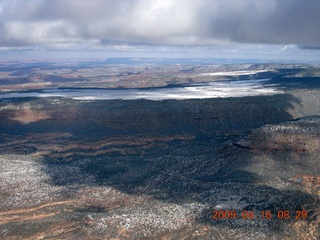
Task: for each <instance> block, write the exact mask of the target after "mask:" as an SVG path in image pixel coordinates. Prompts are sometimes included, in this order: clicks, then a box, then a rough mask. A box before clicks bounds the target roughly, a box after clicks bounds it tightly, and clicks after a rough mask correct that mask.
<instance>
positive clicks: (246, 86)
mask: <svg viewBox="0 0 320 240" xmlns="http://www.w3.org/2000/svg"><path fill="white" fill-rule="evenodd" d="M268 80H269V79H259V80H237V81H214V82H211V83H201V84H189V85H185V86H181V87H172V88H169V87H166V88H154V89H108V90H107V89H54V90H43V91H41V92H39V91H38V92H32V91H30V92H21V93H20V92H15V93H3V94H0V98H17V97H66V98H72V99H76V100H113V99H123V100H134V99H149V100H165V99H179V100H182V99H204V98H226V97H245V96H257V95H272V94H279V93H283V92H282V91H281V90H278V89H277V86H275V85H272V84H268Z"/></svg>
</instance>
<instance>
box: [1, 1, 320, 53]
mask: <svg viewBox="0 0 320 240" xmlns="http://www.w3.org/2000/svg"><path fill="white" fill-rule="evenodd" d="M319 9H320V1H318V0H308V1H301V0H259V1H257V0H216V1H212V0H184V1H181V0H121V1H114V0H90V1H89V0H54V1H52V0H28V1H25V0H0V31H1V35H0V46H1V47H17V46H21V47H24V46H57V47H60V46H61V47H63V46H64V47H69V46H73V45H77V44H89V45H92V46H95V45H99V44H102V45H108V44H110V45H111V44H127V45H130V44H131V43H132V45H137V44H141V45H168V46H170V45H176V46H190V45H191V46H193V45H195V46H197V45H215V44H224V43H230V42H235V43H263V44H298V45H303V46H320V28H319V26H318V24H319V23H320V14H319V13H318V11H319Z"/></svg>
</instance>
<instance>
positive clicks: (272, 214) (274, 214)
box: [212, 209, 308, 220]
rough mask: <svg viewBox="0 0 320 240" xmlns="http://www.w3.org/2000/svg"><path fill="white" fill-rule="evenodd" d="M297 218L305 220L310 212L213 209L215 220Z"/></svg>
mask: <svg viewBox="0 0 320 240" xmlns="http://www.w3.org/2000/svg"><path fill="white" fill-rule="evenodd" d="M239 218H240V219H268V220H269V219H283V220H289V219H296V220H305V219H307V218H308V212H307V211H306V210H291V211H290V210H278V211H271V210H262V211H260V212H254V211H247V210H242V211H240V212H237V211H236V210H233V209H231V210H213V211H212V219H213V220H228V219H231V220H232V219H239Z"/></svg>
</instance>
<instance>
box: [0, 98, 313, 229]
mask: <svg viewBox="0 0 320 240" xmlns="http://www.w3.org/2000/svg"><path fill="white" fill-rule="evenodd" d="M21 101H23V100H21ZM28 101H29V100H28ZM32 101H33V100H32ZM34 101H36V102H37V104H39V103H41V101H44V102H42V104H43V109H42V110H46V105H47V104H48V105H47V106H49V107H48V109H47V110H48V115H50V116H51V117H50V119H46V120H40V121H37V122H32V123H29V124H20V123H17V122H12V120H11V121H9V120H8V119H10V116H12V114H14V111H13V110H7V111H4V112H2V114H1V115H0V123H1V124H0V131H1V133H5V134H14V135H24V134H30V133H46V132H62V133H65V132H67V133H70V134H71V136H72V137H71V138H72V139H73V140H75V139H76V140H79V141H82V142H94V141H96V140H97V139H103V138H108V137H113V136H117V137H121V136H128V135H132V136H134V135H139V134H140V135H141V134H145V135H146V136H158V135H166V134H175V135H179V134H180V135H181V134H191V135H194V136H196V138H195V139H194V140H189V141H180V140H176V141H171V142H169V143H168V144H167V146H166V148H163V149H158V148H156V147H155V148H150V149H143V148H141V154H140V153H139V151H138V152H135V153H134V154H128V155H123V154H120V153H109V154H105V155H97V156H90V157H86V156H79V155H77V151H82V150H81V149H77V148H74V149H73V150H70V149H69V150H68V151H69V152H72V151H74V152H73V154H72V155H69V157H67V158H65V159H64V158H61V160H60V161H57V160H56V159H53V158H50V154H49V155H47V156H46V157H45V158H44V163H45V168H44V169H43V171H44V172H45V173H47V174H49V175H50V177H51V181H50V184H52V185H56V186H62V187H64V188H65V190H64V193H65V195H66V196H68V195H69V196H72V194H73V192H74V191H75V190H76V189H77V187H79V188H81V187H83V186H84V185H86V186H111V187H114V188H116V189H118V190H121V191H122V192H124V193H127V194H131V195H139V194H144V195H149V196H152V197H153V198H155V199H158V200H161V201H163V202H170V203H176V204H183V203H190V202H197V203H201V204H205V205H206V206H207V207H206V209H205V210H204V211H203V212H202V216H200V217H199V219H198V221H199V223H201V224H213V225H225V226H229V227H247V226H246V225H237V224H236V221H232V220H231V221H228V222H227V221H213V220H212V219H211V217H212V215H211V211H212V210H213V208H214V207H216V205H218V204H223V203H224V202H228V200H230V198H233V199H236V200H237V201H238V202H241V203H243V204H244V206H245V209H248V210H257V211H261V210H266V209H271V210H274V211H277V210H285V209H290V210H291V209H303V208H304V206H306V205H308V204H314V202H315V201H318V199H316V200H315V198H314V196H312V195H311V194H307V193H304V192H302V191H299V190H279V189H276V188H272V187H268V186H266V185H264V183H263V182H261V176H259V175H258V171H257V172H256V173H254V172H249V171H247V170H246V169H247V168H248V167H250V165H251V164H252V159H253V157H254V156H255V154H256V153H255V154H252V153H251V151H250V150H248V149H240V148H237V147H235V146H233V145H232V144H231V142H233V141H235V140H236V138H238V137H239V136H240V135H243V134H244V133H246V132H248V131H250V130H252V129H253V128H257V127H260V126H263V125H265V124H272V123H278V122H281V121H286V120H291V119H292V117H291V115H290V114H289V113H288V110H289V109H293V108H294V104H299V100H298V99H296V98H294V97H293V96H292V95H290V94H283V95H275V96H267V97H265V96H262V97H261V96H259V97H244V98H229V99H205V100H184V101H175V100H168V101H158V102H153V101H146V100H137V101H121V100H119V101H95V102H77V101H72V100H66V99H60V101H61V104H60V105H57V106H54V105H49V104H50V103H46V101H48V102H49V101H50V99H49V100H48V99H46V100H43V99H36V100H34ZM17 104H18V103H17ZM45 141H46V139H42V140H39V142H38V143H39V144H41V142H45ZM64 141H65V144H66V145H68V138H66V139H64ZM35 144H37V142H35ZM20 147H21V146H20ZM111 147H112V146H110V148H111ZM142 152H143V154H142ZM63 154H65V152H61V155H62V156H63ZM267 160H268V159H266V161H267ZM266 164H267V162H266ZM74 169H77V171H76V172H75V171H74ZM283 171H285V169H283ZM86 176H92V177H93V178H91V179H93V180H91V181H87V182H86V181H84V180H83V179H84V177H86ZM266 177H268V176H266ZM79 183H81V185H78V186H77V184H79ZM258 183H259V184H258ZM91 208H92V209H95V206H92V207H91ZM225 208H226V209H230V208H236V206H232V205H230V204H229V205H225ZM239 209H240V208H239ZM82 211H84V210H82ZM88 211H90V207H89V208H88ZM94 211H96V210H94ZM99 211H100V210H99ZM293 221H294V220H293ZM287 223H288V222H286V221H276V220H275V221H268V223H267V226H268V229H265V231H266V232H267V231H276V232H277V231H281V229H283V228H285V226H286V224H287ZM257 226H258V223H257Z"/></svg>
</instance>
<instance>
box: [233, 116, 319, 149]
mask: <svg viewBox="0 0 320 240" xmlns="http://www.w3.org/2000/svg"><path fill="white" fill-rule="evenodd" d="M234 145H236V146H239V147H242V148H248V149H253V150H254V149H255V150H270V151H295V152H298V153H302V152H309V153H311V152H313V153H315V152H319V151H320V116H307V117H302V118H299V119H297V120H293V121H288V122H283V123H279V124H268V125H265V126H263V127H261V128H258V129H256V130H253V131H252V132H251V134H249V135H248V136H246V137H244V138H242V139H240V140H239V141H237V142H236V143H234Z"/></svg>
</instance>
